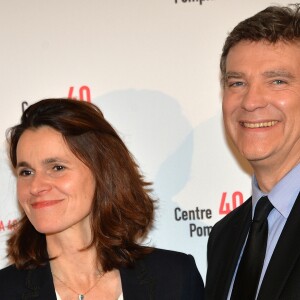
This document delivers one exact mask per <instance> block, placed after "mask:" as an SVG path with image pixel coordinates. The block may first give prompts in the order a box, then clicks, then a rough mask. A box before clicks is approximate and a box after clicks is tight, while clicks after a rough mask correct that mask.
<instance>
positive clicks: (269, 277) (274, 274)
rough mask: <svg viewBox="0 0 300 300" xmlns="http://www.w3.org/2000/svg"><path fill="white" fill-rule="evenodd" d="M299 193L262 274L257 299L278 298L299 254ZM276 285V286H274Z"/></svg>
mask: <svg viewBox="0 0 300 300" xmlns="http://www.w3.org/2000/svg"><path fill="white" fill-rule="evenodd" d="M299 213H300V194H299V195H298V197H297V199H296V202H295V204H294V207H293V209H292V211H291V213H290V215H289V217H288V219H287V221H286V224H285V226H284V228H283V230H282V233H281V235H280V238H279V240H278V242H277V245H276V247H275V250H274V252H273V255H272V257H271V260H270V263H269V266H268V268H267V271H266V274H265V276H264V279H263V282H262V285H261V288H260V292H259V295H258V299H259V300H267V299H274V300H276V299H279V296H280V294H281V292H282V290H283V288H284V286H285V284H286V281H287V279H288V277H289V275H290V274H291V272H292V270H293V267H294V266H295V263H296V261H297V260H298V259H299V256H300V238H299V237H300V217H299ZM274 287H276V288H274Z"/></svg>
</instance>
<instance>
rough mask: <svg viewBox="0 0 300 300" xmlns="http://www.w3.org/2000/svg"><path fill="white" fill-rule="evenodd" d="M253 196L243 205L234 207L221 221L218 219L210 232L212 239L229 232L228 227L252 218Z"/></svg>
mask: <svg viewBox="0 0 300 300" xmlns="http://www.w3.org/2000/svg"><path fill="white" fill-rule="evenodd" d="M251 208H252V204H251V197H250V198H249V199H248V200H247V201H245V202H244V203H243V204H242V205H240V206H239V207H237V208H236V209H234V210H233V211H232V212H230V213H229V214H228V215H226V216H225V217H224V218H222V219H221V220H220V221H218V222H217V223H216V224H215V225H214V226H213V228H212V231H211V233H210V235H209V236H210V240H211V239H212V237H218V236H219V235H221V236H222V235H223V234H224V232H226V233H228V229H230V228H233V227H236V226H237V224H242V223H244V221H245V218H246V219H249V221H250V220H251ZM228 234H229V233H228Z"/></svg>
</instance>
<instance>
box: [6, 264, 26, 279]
mask: <svg viewBox="0 0 300 300" xmlns="http://www.w3.org/2000/svg"><path fill="white" fill-rule="evenodd" d="M24 274H25V272H24V271H22V270H18V269H17V268H16V266H15V265H10V266H7V267H5V268H3V269H1V270H0V281H6V280H7V279H8V278H11V277H13V278H16V276H22V275H23V276H24Z"/></svg>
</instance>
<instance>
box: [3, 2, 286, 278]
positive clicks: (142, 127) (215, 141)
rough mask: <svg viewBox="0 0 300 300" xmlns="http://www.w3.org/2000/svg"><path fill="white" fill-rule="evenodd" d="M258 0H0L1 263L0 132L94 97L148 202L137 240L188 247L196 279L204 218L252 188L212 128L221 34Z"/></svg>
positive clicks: (6, 204) (207, 224) (6, 176)
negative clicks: (45, 105) (30, 113)
mask: <svg viewBox="0 0 300 300" xmlns="http://www.w3.org/2000/svg"><path fill="white" fill-rule="evenodd" d="M288 3H289V2H288V1H279V2H276V3H275V2H272V1H268V0H151V1H145V0H144V1H141V0H86V1H82V0H52V1H48V0H26V1H22V0H10V1H4V0H0V28H1V29H0V37H1V47H0V65H1V68H0V79H1V99H0V139H1V143H0V145H1V148H0V154H1V156H0V187H1V193H0V268H3V267H4V266H6V265H7V264H8V263H9V262H8V261H7V259H6V257H5V256H6V253H5V251H6V240H7V237H8V236H9V235H10V234H11V231H12V224H13V223H14V222H16V221H17V219H18V217H19V211H18V210H19V208H18V204H17V199H16V189H15V178H14V175H13V173H12V171H11V169H10V166H9V163H8V158H7V152H6V151H7V145H6V141H5V131H6V129H7V128H8V127H10V126H13V125H15V124H16V123H18V122H19V119H20V116H21V113H22V111H23V110H24V109H26V107H28V105H30V104H32V103H34V102H36V101H38V100H40V99H43V98H49V97H70V98H73V99H74V100H75V101H90V102H93V103H94V104H96V105H98V106H99V107H100V108H101V109H102V111H103V113H104V115H105V116H106V118H107V119H108V120H109V121H110V122H111V124H112V125H113V126H114V127H115V128H116V129H117V131H118V132H119V133H120V135H121V137H122V138H123V139H124V141H125V143H126V144H127V146H128V148H129V149H130V150H131V152H132V153H133V155H134V156H135V158H136V160H137V162H138V163H139V165H140V167H141V170H142V172H143V174H144V175H145V177H146V179H147V180H149V181H152V182H153V188H154V195H155V197H156V198H158V199H159V201H158V209H157V211H156V221H155V226H154V228H153V230H152V231H151V232H150V234H149V237H148V240H147V242H149V243H150V244H151V245H154V246H156V247H160V248H167V249H173V250H178V251H183V252H186V253H191V254H193V255H194V257H195V259H196V262H197V265H198V268H199V270H200V272H201V274H202V276H203V277H204V278H205V272H206V244H207V240H208V236H209V233H210V230H211V228H212V226H213V225H214V223H216V222H217V221H218V220H220V219H221V218H222V217H224V216H225V215H226V214H227V213H228V212H230V211H231V210H232V209H234V208H235V207H237V206H238V205H240V204H241V203H242V202H243V201H245V200H246V199H247V198H248V197H249V196H250V193H251V190H250V180H251V169H250V168H249V165H247V163H246V162H245V161H244V160H243V159H241V158H240V157H239V155H238V154H237V153H236V151H235V149H233V148H232V145H231V143H230V141H228V140H227V139H226V136H225V135H224V130H223V126H222V115H221V89H220V84H219V57H220V53H221V49H222V46H223V43H224V40H225V38H226V36H227V34H228V32H229V31H230V30H231V29H232V28H233V27H234V26H235V25H236V24H237V23H238V22H239V21H241V20H243V19H245V18H247V17H249V16H251V15H253V14H255V13H256V12H258V11H260V10H262V9H263V8H265V7H267V6H269V5H272V4H282V5H286V4H288Z"/></svg>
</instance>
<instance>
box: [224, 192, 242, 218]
mask: <svg viewBox="0 0 300 300" xmlns="http://www.w3.org/2000/svg"><path fill="white" fill-rule="evenodd" d="M226 198H227V193H226V192H223V194H222V198H221V203H220V208H219V214H220V215H227V214H228V213H230V212H231V211H232V210H234V209H235V208H237V207H238V206H239V205H241V204H243V202H244V198H243V194H242V193H241V192H234V193H233V194H232V196H231V200H229V201H228V200H227V201H226Z"/></svg>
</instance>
